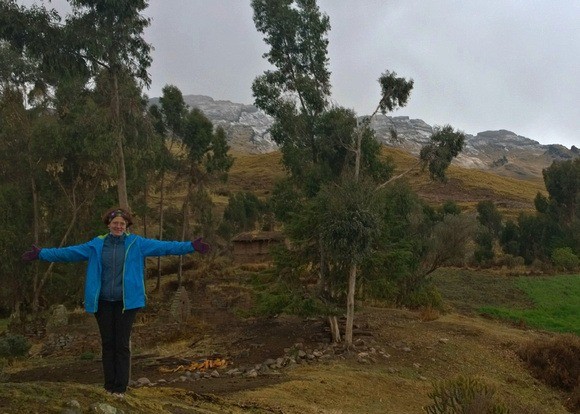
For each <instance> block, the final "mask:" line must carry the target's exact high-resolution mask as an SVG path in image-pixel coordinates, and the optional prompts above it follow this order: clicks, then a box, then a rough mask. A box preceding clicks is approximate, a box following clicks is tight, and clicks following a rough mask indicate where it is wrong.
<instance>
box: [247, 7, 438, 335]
mask: <svg viewBox="0 0 580 414" xmlns="http://www.w3.org/2000/svg"><path fill="white" fill-rule="evenodd" d="M252 7H253V9H254V22H255V25H256V28H257V29H258V31H260V32H261V33H263V34H264V41H265V42H266V43H267V44H268V45H269V46H270V50H269V52H267V53H265V54H264V57H265V58H266V59H267V60H268V61H269V62H270V63H271V64H272V65H273V66H274V68H275V69H274V70H269V71H266V72H264V74H263V75H261V76H259V77H257V78H256V79H255V80H254V83H253V85H252V91H253V94H254V98H255V104H256V105H257V106H258V107H259V108H261V109H263V110H264V111H265V112H266V113H268V114H269V115H271V116H272V117H273V118H274V124H273V126H272V128H271V134H272V137H273V139H274V140H275V141H276V142H277V143H278V144H279V146H280V150H281V152H282V160H283V162H284V165H285V167H286V168H287V170H288V172H289V173H290V177H291V179H292V180H293V183H294V185H295V186H296V188H297V189H298V190H299V191H298V194H301V196H302V197H304V203H306V204H308V203H310V201H309V199H310V200H311V199H312V198H313V197H315V196H316V195H317V193H318V192H319V191H320V189H321V188H325V187H326V186H331V187H332V186H333V185H334V186H335V187H336V186H340V183H341V182H342V183H347V182H349V181H348V180H342V181H341V178H342V177H344V176H345V175H347V174H351V173H352V174H353V176H354V182H355V183H356V182H358V179H359V176H362V175H366V176H369V177H372V178H373V179H374V180H377V181H383V182H384V184H383V185H386V184H387V183H388V178H389V176H390V174H391V172H392V169H391V168H389V165H388V163H385V162H382V161H381V159H380V157H379V150H380V145H378V143H377V142H376V140H375V139H374V132H373V131H372V130H371V129H370V127H369V125H370V119H371V118H372V117H367V118H366V119H363V121H362V122H360V123H359V122H357V119H356V117H355V114H354V112H353V111H349V110H345V109H344V108H340V107H331V105H330V104H329V98H330V86H331V85H330V72H329V70H328V62H329V60H328V52H327V47H328V38H327V33H328V31H329V30H330V23H329V18H328V16H327V15H325V14H323V13H321V12H320V10H319V8H318V6H317V4H316V1H315V0H280V1H275V2H273V1H268V0H254V1H252ZM379 83H380V86H381V98H380V101H379V103H378V105H377V109H376V111H375V113H377V112H378V111H381V112H382V113H385V112H387V111H392V110H394V109H396V108H398V107H400V106H404V105H406V102H407V100H408V97H409V94H410V91H411V90H412V88H413V81H412V80H407V79H404V78H401V77H398V76H397V75H396V73H394V72H390V71H386V72H384V73H383V75H382V76H381V77H380V78H379ZM440 153H442V152H438V153H437V154H436V155H437V156H434V157H433V159H439V158H440ZM447 165H448V164H447ZM344 185H346V184H344ZM361 185H362V184H361ZM349 188H350V187H349ZM291 192H292V189H290V191H289V187H284V186H279V187H278V188H277V190H276V195H277V196H278V197H282V198H285V199H287V198H288V197H289V195H290V194H291ZM345 192H346V188H345ZM357 199H358V198H357V197H354V200H357ZM367 207H368V205H366V204H364V203H363V204H361V205H360V206H359V207H358V208H359V209H358V210H357V211H358V213H357V214H361V215H364V214H365V211H366V209H367ZM308 210H309V209H308ZM314 210H316V209H314ZM294 213H297V214H294V215H291V214H288V213H285V214H284V216H285V217H287V218H291V219H292V217H294V218H296V219H297V220H298V221H300V220H302V219H303V218H302V217H301V215H300V212H299V211H298V212H294ZM337 217H339V216H338V215H337ZM305 221H306V222H311V221H310V220H307V219H306V220H305ZM314 222H316V220H314ZM335 224H336V226H338V227H342V226H343V225H344V223H343V224H340V223H335ZM289 227H293V226H289ZM312 228H313V229H318V230H320V231H319V232H318V234H316V235H314V237H310V238H308V245H309V247H310V249H311V250H312V251H315V252H318V254H319V261H318V262H319V264H318V269H319V271H320V278H321V279H324V278H325V277H326V272H327V271H330V270H331V268H334V267H341V266H336V263H334V262H333V259H334V258H336V257H337V253H338V252H337V251H336V249H337V248H339V246H342V247H344V243H338V244H337V243H329V239H328V237H323V233H322V230H323V229H321V228H320V227H318V226H316V225H315V226H313V227H312ZM298 233H300V232H298ZM355 252H357V249H356V248H354V247H352V248H350V249H345V250H343V251H341V252H340V254H341V255H342V256H341V257H343V258H351V259H352V260H350V261H348V263H349V266H350V267H349V293H348V298H347V342H351V341H352V321H353V309H354V291H355V286H356V274H357V272H358V269H357V263H358V261H359V259H357V257H358V256H362V255H360V254H358V253H357V254H355ZM351 254H352V255H351ZM304 257H311V255H307V256H304ZM314 263H315V262H313V264H314ZM331 324H332V319H331ZM335 339H337V338H335ZM349 345H350V343H349Z"/></svg>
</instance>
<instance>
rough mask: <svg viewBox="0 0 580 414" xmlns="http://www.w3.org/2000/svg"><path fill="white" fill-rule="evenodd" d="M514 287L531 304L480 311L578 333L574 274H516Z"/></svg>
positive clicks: (579, 292)
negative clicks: (523, 306)
mask: <svg viewBox="0 0 580 414" xmlns="http://www.w3.org/2000/svg"><path fill="white" fill-rule="evenodd" d="M515 282H516V286H517V287H518V289H521V290H522V291H524V292H525V293H526V294H527V295H528V296H529V298H530V299H531V300H532V301H533V303H534V305H533V307H531V308H526V309H512V308H510V307H506V306H505V305H500V304H498V305H496V306H484V307H481V308H480V311H481V312H483V313H485V314H487V315H491V316H495V317H498V318H502V319H507V320H510V321H514V322H523V323H525V324H526V325H528V326H531V327H534V328H539V329H546V330H550V331H555V332H572V333H576V334H578V335H580V327H579V326H578V315H580V302H579V301H578V297H580V278H579V277H578V275H564V276H551V277H519V278H517V279H515Z"/></svg>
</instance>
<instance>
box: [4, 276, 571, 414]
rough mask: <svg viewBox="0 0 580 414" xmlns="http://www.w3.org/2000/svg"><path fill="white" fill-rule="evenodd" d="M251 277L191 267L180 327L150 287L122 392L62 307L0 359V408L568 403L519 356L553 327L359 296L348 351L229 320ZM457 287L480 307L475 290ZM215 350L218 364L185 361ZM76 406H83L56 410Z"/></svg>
mask: <svg viewBox="0 0 580 414" xmlns="http://www.w3.org/2000/svg"><path fill="white" fill-rule="evenodd" d="M251 273H252V272H250V271H248V270H246V271H240V270H238V271H237V272H232V273H231V275H230V276H229V277H222V278H218V279H215V278H212V279H204V278H203V277H200V276H199V275H198V276H197V278H196V279H195V280H196V281H195V283H193V284H190V285H188V286H189V290H190V292H191V297H192V303H194V304H195V305H194V308H193V316H192V317H191V318H189V319H187V320H185V321H182V322H180V323H178V322H177V321H175V320H174V319H172V318H171V317H170V315H169V311H168V304H169V302H171V300H170V298H171V293H170V288H171V283H170V282H167V285H166V286H165V288H164V289H163V290H162V291H161V292H152V291H150V305H149V307H148V309H147V310H146V311H144V312H142V313H141V314H140V316H139V319H138V321H137V324H136V326H135V330H134V334H133V338H132V340H133V349H134V357H133V374H132V375H133V379H134V381H135V385H133V386H132V388H131V389H130V390H129V392H128V395H127V397H126V398H125V399H124V400H122V401H119V400H115V399H114V398H112V397H110V396H107V395H106V394H105V393H104V392H103V391H102V390H101V387H100V381H101V380H100V375H101V373H100V359H99V358H98V348H99V347H98V334H97V331H96V326H95V322H94V318H92V317H91V316H90V315H83V314H81V313H73V314H72V315H71V320H70V321H69V323H68V324H67V326H61V327H60V328H59V327H53V328H52V329H51V330H50V331H49V332H48V333H47V335H46V336H45V337H44V338H39V339H37V340H35V344H36V345H35V346H34V347H33V349H32V352H31V354H32V356H31V357H30V358H28V359H26V360H20V361H15V362H13V363H11V364H9V366H8V367H6V368H5V372H4V382H0V412H9V413H31V412H32V413H34V412H38V413H65V412H66V413H77V412H78V413H80V412H87V410H88V408H89V407H95V406H96V405H97V404H100V405H101V407H102V406H103V405H104V404H106V405H107V406H109V407H115V408H116V409H118V410H123V412H131V413H146V414H147V413H152V414H153V413H156V414H157V413H167V414H170V413H171V414H186V413H198V414H199V413H205V414H207V413H225V412H227V413H248V414H249V413H253V414H266V413H270V414H271V413H278V414H280V413H283V414H321V413H324V414H383V413H385V412H389V413H397V414H406V413H409V414H411V413H413V414H414V413H421V412H424V411H423V407H424V406H426V405H428V404H430V403H431V402H432V401H431V399H430V397H429V394H430V393H431V392H432V391H433V387H434V384H436V383H438V382H439V381H442V380H451V379H456V378H458V377H471V378H478V379H479V380H480V381H483V382H484V383H485V384H487V385H488V386H490V387H493V389H495V390H496V391H495V394H496V398H497V399H498V400H500V401H502V402H503V403H504V404H507V405H508V406H509V407H510V409H511V411H510V412H511V413H512V414H530V413H533V414H558V413H561V414H564V413H566V412H567V411H566V409H565V408H564V404H565V402H566V396H565V395H564V394H562V393H561V392H559V391H557V390H555V389H552V388H550V387H547V386H546V385H544V384H543V383H542V382H540V381H538V380H537V379H535V378H534V377H533V376H532V375H531V374H530V372H529V371H528V370H527V369H526V367H525V366H524V364H523V363H522V361H521V359H520V358H519V357H518V355H517V354H518V350H519V349H521V348H522V347H523V346H526V345H527V344H529V343H538V342H539V341H543V340H547V339H549V338H552V337H553V336H554V334H550V333H546V332H540V331H534V330H530V329H525V328H522V327H517V326H510V325H506V324H501V323H499V322H495V321H492V320H486V319H483V318H481V317H479V316H477V315H473V314H467V313H458V312H457V311H455V310H453V308H450V310H449V312H448V313H446V314H444V315H439V314H431V313H429V312H411V311H408V310H398V309H391V308H381V307H376V306H371V305H370V304H360V306H359V308H358V310H357V314H356V318H355V332H354V343H355V346H354V348H352V349H351V350H347V349H345V348H344V346H343V345H342V344H331V343H330V333H329V330H328V328H327V324H326V321H325V319H323V318H300V317H294V316H283V315H280V316H277V317H273V318H258V317H250V318H248V317H240V314H241V313H242V311H243V310H244V309H249V306H251V300H250V291H249V290H248V284H247V283H248V282H249V281H250V279H252V278H253V277H252V276H251ZM474 276H475V275H474ZM454 290H455V291H456V293H457V297H462V298H463V299H462V300H463V301H466V302H470V306H473V305H475V304H476V303H477V299H475V298H476V297H477V295H479V294H480V292H471V293H470V290H469V289H466V288H465V286H456V287H455V289H454ZM499 292H501V291H500V290H498V293H499ZM508 295H513V292H506V294H505V297H504V300H505V298H507V297H508ZM474 299H475V301H474ZM517 299H518V298H517V295H516V297H514V296H511V299H509V300H512V301H513V300H517ZM486 300H489V299H486ZM455 304H456V305H458V304H459V303H458V302H455ZM212 358H213V359H214V360H216V358H220V359H221V360H224V361H226V362H227V364H226V365H225V366H221V367H217V368H211V369H209V370H203V369H197V368H195V369H190V368H189V367H192V366H194V363H196V362H198V361H208V360H209V359H212ZM73 401H75V402H73ZM76 404H78V407H81V409H82V410H83V411H80V410H78V411H64V407H65V406H74V405H76ZM92 409H93V410H94V411H91V412H105V411H97V410H96V409H95V408H92ZM102 409H104V408H102ZM107 412H120V411H112V410H111V408H109V411H107Z"/></svg>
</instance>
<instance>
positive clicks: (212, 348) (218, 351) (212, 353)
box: [9, 312, 330, 395]
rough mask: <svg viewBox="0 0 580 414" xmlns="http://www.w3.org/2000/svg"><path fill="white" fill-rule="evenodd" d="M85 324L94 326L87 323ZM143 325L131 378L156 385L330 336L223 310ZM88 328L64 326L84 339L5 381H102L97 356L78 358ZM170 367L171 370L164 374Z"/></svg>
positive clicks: (205, 387)
mask: <svg viewBox="0 0 580 414" xmlns="http://www.w3.org/2000/svg"><path fill="white" fill-rule="evenodd" d="M88 322H89V323H88V324H89V325H93V324H92V323H90V322H91V321H90V319H88ZM148 323H149V325H147V324H143V323H141V324H139V323H138V324H137V325H136V326H135V328H134V331H133V349H134V351H133V358H132V379H133V380H137V379H139V378H143V377H145V378H147V379H149V380H150V381H151V382H155V383H157V382H159V380H165V381H167V382H172V380H175V379H178V378H179V377H180V376H183V375H185V374H186V371H185V370H183V369H179V367H184V366H187V365H189V364H190V363H191V362H195V361H200V360H203V359H207V358H215V357H221V358H225V359H226V360H227V361H228V365H227V366H226V367H224V368H221V369H220V371H221V372H222V373H223V372H225V371H227V370H229V369H233V368H240V369H243V368H247V367H253V366H255V365H256V364H260V363H263V362H264V361H266V360H267V359H269V358H272V359H276V358H279V357H282V356H284V355H285V353H286V352H287V351H288V349H289V348H291V347H293V346H294V345H295V344H297V343H299V344H302V345H303V346H304V348H305V349H315V348H317V347H319V346H320V345H321V344H325V343H326V344H328V343H330V334H329V332H328V329H327V327H326V324H325V322H324V321H323V320H321V319H303V318H297V317H278V318H264V319H248V320H242V319H238V318H235V317H233V316H232V315H231V314H229V313H227V312H221V313H219V314H216V312H212V314H211V315H207V317H206V318H201V319H197V320H195V321H194V322H193V323H190V324H181V325H178V324H174V323H163V322H160V321H155V322H152V321H149V322H148ZM210 326H211V328H209V327H210ZM92 328H93V329H94V331H93V332H91V330H90V328H87V326H82V327H79V328H78V330H77V332H76V333H75V332H74V329H75V328H74V327H69V328H68V332H67V333H68V334H73V335H75V336H76V335H83V336H84V340H83V341H78V342H79V344H78V346H74V345H73V346H71V347H69V348H68V349H66V350H60V351H56V352H54V353H53V354H52V355H45V356H43V357H42V358H41V357H40V356H38V359H37V361H36V363H34V362H33V364H32V366H29V367H23V369H18V370H12V372H11V373H10V377H9V380H10V382H16V383H18V382H36V381H42V382H44V381H48V382H74V383H78V384H95V383H99V382H100V381H102V369H101V361H100V358H99V357H98V356H97V357H96V358H94V359H93V360H81V359H80V358H81V355H82V354H83V352H86V349H87V348H90V349H92V350H96V349H97V348H98V345H97V343H98V337H97V334H96V329H97V328H96V326H93V327H92ZM176 336H177V337H178V339H177V341H176V343H162V342H159V343H158V345H156V346H151V342H152V341H155V340H159V341H162V340H163V341H166V340H168V339H169V340H170V339H171V338H175V337H176ZM41 343H42V340H41V339H40V340H38V346H37V349H39V348H40V344H41ZM87 343H88V344H90V345H87ZM143 346H146V347H147V348H146V349H145V348H143ZM39 353H40V351H39ZM33 361H34V357H33ZM171 369H175V370H176V371H175V372H165V371H168V370H171ZM283 380H284V376H283V375H280V376H258V377H256V378H242V377H228V376H225V375H222V376H220V377H219V378H212V379H211V380H207V381H176V382H172V383H171V386H172V387H178V388H184V389H187V390H191V391H194V392H197V393H212V394H216V395H220V394H227V393H230V392H236V391H240V390H246V389H254V388H259V387H263V386H267V385H270V384H275V383H278V382H280V381H283Z"/></svg>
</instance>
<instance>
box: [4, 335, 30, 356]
mask: <svg viewBox="0 0 580 414" xmlns="http://www.w3.org/2000/svg"><path fill="white" fill-rule="evenodd" d="M30 347H31V345H30V343H29V342H28V340H27V339H26V338H25V337H23V336H22V335H13V334H8V335H5V336H3V337H2V338H0V357H4V358H10V357H19V356H24V355H26V354H27V353H28V350H29V349H30Z"/></svg>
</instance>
